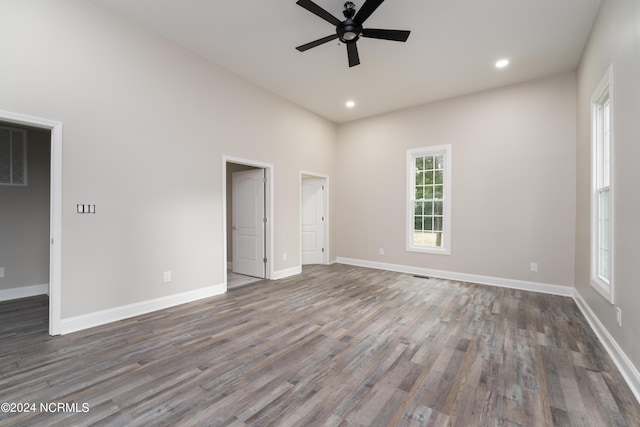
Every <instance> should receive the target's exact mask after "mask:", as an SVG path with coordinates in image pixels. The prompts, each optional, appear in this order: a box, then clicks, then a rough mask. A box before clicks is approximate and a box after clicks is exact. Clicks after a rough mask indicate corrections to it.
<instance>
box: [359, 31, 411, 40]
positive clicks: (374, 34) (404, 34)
mask: <svg viewBox="0 0 640 427" xmlns="http://www.w3.org/2000/svg"><path fill="white" fill-rule="evenodd" d="M409 33H411V31H405V30H380V29H377V28H366V29H364V30H362V37H369V38H372V39H382V40H394V41H397V42H406V41H407V39H408V38H409Z"/></svg>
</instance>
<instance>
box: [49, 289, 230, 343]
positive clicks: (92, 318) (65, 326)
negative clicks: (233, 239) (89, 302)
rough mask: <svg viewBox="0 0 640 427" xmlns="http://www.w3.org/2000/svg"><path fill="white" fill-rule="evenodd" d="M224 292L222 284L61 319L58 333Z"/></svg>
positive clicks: (89, 326)
mask: <svg viewBox="0 0 640 427" xmlns="http://www.w3.org/2000/svg"><path fill="white" fill-rule="evenodd" d="M226 291H227V287H226V286H225V285H224V284H222V285H214V286H209V287H206V288H201V289H196V290H193V291H189V292H183V293H181V294H175V295H168V296H166V297H161V298H156V299H152V300H149V301H142V302H139V303H135V304H128V305H124V306H121V307H115V308H110V309H107V310H102V311H97V312H95V313H88V314H83V315H81V316H76V317H70V318H68V319H62V321H61V328H60V329H61V331H60V333H61V334H63V335H64V334H69V333H71V332H76V331H81V330H83V329H88V328H93V327H94V326H100V325H104V324H107V323H111V322H117V321H118V320H123V319H128V318H130V317H134V316H139V315H141V314H146V313H150V312H152V311H156V310H162V309H165V308H169V307H173V306H176V305H180V304H185V303H187V302H192V301H196V300H199V299H203V298H209V297H212V296H216V295H220V294H223V293H225V292H226Z"/></svg>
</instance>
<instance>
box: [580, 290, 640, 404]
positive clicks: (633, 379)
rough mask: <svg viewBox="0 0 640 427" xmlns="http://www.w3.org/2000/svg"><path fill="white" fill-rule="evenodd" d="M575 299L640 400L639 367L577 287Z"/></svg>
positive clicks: (639, 400)
mask: <svg viewBox="0 0 640 427" xmlns="http://www.w3.org/2000/svg"><path fill="white" fill-rule="evenodd" d="M573 299H574V301H575V302H576V304H577V305H578V308H579V309H580V311H581V312H582V314H583V315H584V317H585V318H586V319H587V322H589V325H591V329H593V332H595V334H596V335H597V336H598V339H599V340H600V342H601V343H602V345H603V347H604V348H605V350H607V353H609V356H610V357H611V359H612V360H613V363H615V365H616V366H617V367H618V370H619V371H620V373H621V374H622V377H623V378H624V380H625V381H626V382H627V385H628V386H629V388H630V389H631V391H632V392H633V395H634V396H635V397H636V400H637V401H638V402H640V372H638V369H636V367H635V366H634V365H633V363H632V362H631V360H630V359H629V357H627V355H626V354H625V352H624V351H623V350H622V348H621V347H620V346H619V345H618V343H617V342H616V340H615V339H614V338H613V336H612V335H611V334H610V333H609V331H608V330H607V328H605V326H604V325H603V324H602V322H601V321H600V319H598V317H597V316H596V314H595V313H594V312H593V310H591V307H589V305H588V304H587V302H586V301H585V300H584V298H582V295H580V292H578V290H577V289H574V295H573Z"/></svg>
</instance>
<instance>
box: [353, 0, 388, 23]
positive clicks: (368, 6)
mask: <svg viewBox="0 0 640 427" xmlns="http://www.w3.org/2000/svg"><path fill="white" fill-rule="evenodd" d="M382 2H384V0H367V1H365V2H364V4H363V5H362V6H361V7H360V10H358V13H356V16H354V17H353V20H354V21H355V22H357V23H358V24H360V25H362V24H364V21H366V20H367V18H368V17H369V16H371V14H372V13H373V12H375V10H376V9H377V8H378V6H380V5H381V4H382Z"/></svg>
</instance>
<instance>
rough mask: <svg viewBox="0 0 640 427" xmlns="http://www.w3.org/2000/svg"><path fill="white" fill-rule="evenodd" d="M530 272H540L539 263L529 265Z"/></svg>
mask: <svg viewBox="0 0 640 427" xmlns="http://www.w3.org/2000/svg"><path fill="white" fill-rule="evenodd" d="M529 270H531V271H532V272H534V273H537V272H538V263H537V262H532V263H530V264H529Z"/></svg>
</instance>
